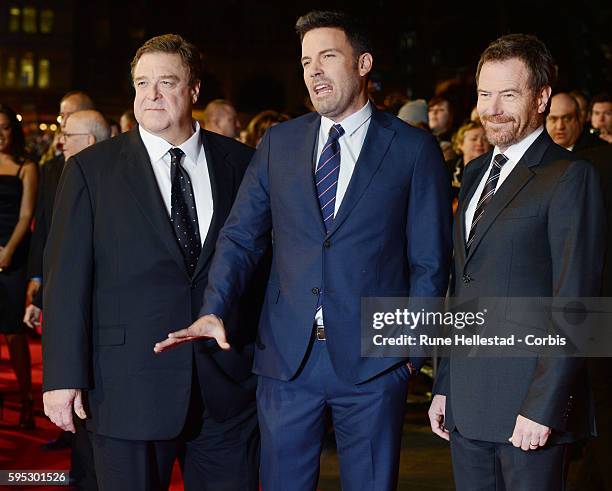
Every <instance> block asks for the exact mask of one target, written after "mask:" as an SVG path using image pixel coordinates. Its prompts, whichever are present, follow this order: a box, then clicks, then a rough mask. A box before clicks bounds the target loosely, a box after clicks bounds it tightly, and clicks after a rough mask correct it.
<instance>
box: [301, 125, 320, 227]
mask: <svg viewBox="0 0 612 491" xmlns="http://www.w3.org/2000/svg"><path fill="white" fill-rule="evenodd" d="M313 116H314V114H313ZM320 127H321V116H318V115H316V116H315V117H313V119H312V120H311V121H309V122H307V123H306V128H305V129H304V133H303V136H302V137H301V138H300V140H301V145H299V146H298V148H296V149H295V154H294V155H295V158H296V168H297V172H298V175H297V179H298V182H299V184H300V186H301V187H302V195H303V196H304V198H305V203H304V205H305V210H306V212H307V215H308V216H309V217H311V219H312V223H318V226H319V228H320V230H321V235H322V236H324V235H325V225H324V224H323V217H322V216H321V209H320V206H319V199H318V197H317V189H316V186H315V181H314V167H315V159H316V156H317V152H316V145H317V137H318V132H319V128H320Z"/></svg>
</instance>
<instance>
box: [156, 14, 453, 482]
mask: <svg viewBox="0 0 612 491" xmlns="http://www.w3.org/2000/svg"><path fill="white" fill-rule="evenodd" d="M296 29H297V32H298V34H299V36H300V38H301V41H302V58H301V63H302V66H303V70H304V81H305V83H306V86H307V88H308V91H309V93H310V97H311V99H312V102H313V104H314V107H315V108H316V110H317V113H311V114H307V115H305V116H303V117H300V118H297V119H294V120H292V121H288V122H286V123H283V124H279V125H277V126H274V127H272V128H271V129H270V130H268V132H267V134H266V136H265V137H264V139H263V141H262V143H261V144H260V146H259V149H258V151H257V152H256V154H255V156H254V158H253V160H252V161H251V164H250V166H249V169H248V170H247V172H246V174H245V178H244V181H243V182H242V185H241V187H240V190H239V192H238V196H237V198H236V202H235V204H234V207H233V209H232V211H231V213H230V215H229V217H228V220H227V221H226V223H225V226H224V228H223V229H222V231H221V233H220V235H219V240H218V242H217V246H216V253H215V256H214V259H213V263H212V265H211V270H210V275H209V283H208V287H207V289H206V292H205V295H204V304H203V307H202V309H201V311H200V314H201V316H202V317H201V318H200V319H199V320H198V321H196V322H195V323H194V324H192V325H191V326H190V327H189V328H187V329H183V330H182V331H178V332H175V333H171V334H170V335H169V337H168V339H166V340H164V341H162V342H160V343H158V344H157V345H156V346H155V351H156V352H160V351H163V350H165V349H167V348H169V347H171V346H174V345H176V344H180V343H183V342H186V341H190V340H192V339H196V338H200V337H203V336H206V337H214V338H215V339H216V340H217V343H218V344H219V345H220V346H221V347H222V348H224V349H228V348H229V343H228V342H227V340H228V339H229V341H230V342H231V341H232V336H233V335H234V333H233V332H232V330H231V329H228V330H227V333H226V332H225V329H224V327H223V326H224V325H223V321H224V320H226V316H227V314H228V309H229V308H230V306H231V305H232V304H233V303H234V301H235V300H236V298H238V296H239V295H240V292H241V291H242V290H243V288H244V285H245V283H246V281H247V279H248V278H249V276H250V274H251V272H252V271H253V270H254V268H255V267H256V265H257V263H258V261H259V258H260V257H261V255H262V254H263V253H264V251H265V245H266V237H268V236H269V233H270V230H272V231H273V237H274V246H273V265H272V272H271V275H270V280H269V283H268V288H267V291H266V299H265V303H264V306H263V312H262V316H261V320H260V327H259V335H258V340H257V342H256V348H255V349H256V353H255V363H254V367H253V369H254V371H255V373H256V374H257V375H258V376H259V379H258V389H257V399H258V417H259V422H260V426H261V434H262V461H261V476H262V481H263V486H264V489H265V490H266V491H274V490H282V491H288V490H289V491H290V490H313V489H315V488H316V484H317V479H318V471H319V457H320V452H321V446H322V441H323V436H324V432H325V414H326V412H327V410H330V412H331V415H332V419H333V425H334V428H335V432H336V441H337V444H338V455H339V459H340V475H341V481H342V487H343V489H360V490H361V489H371V490H376V491H383V490H390V489H395V487H396V483H397V472H398V462H399V450H400V440H401V434H402V420H403V414H404V407H405V399H406V389H407V384H408V377H409V370H410V369H409V366H408V365H407V361H408V360H407V359H403V358H362V357H361V356H360V348H361V347H360V339H361V336H360V302H361V298H362V297H370V296H373V297H375V296H381V297H382V296H392V297H401V296H413V297H439V296H443V295H444V294H445V292H446V287H447V281H448V271H449V262H450V251H451V245H450V244H451V238H450V235H451V206H450V186H449V180H448V176H447V175H446V171H445V169H444V163H443V161H442V156H441V154H440V150H439V148H438V145H437V143H436V141H435V139H434V138H433V137H432V136H431V135H429V134H428V133H426V132H424V131H422V130H419V129H416V128H413V127H411V126H409V125H407V124H405V123H403V122H402V121H400V120H399V119H397V118H396V117H394V116H391V115H388V114H386V113H382V112H379V111H377V110H376V108H375V107H374V105H373V104H371V103H370V102H369V101H368V97H367V81H368V76H369V73H370V71H371V69H372V64H373V58H372V54H371V49H370V43H369V41H368V38H367V36H366V35H365V33H364V31H363V29H362V28H361V26H360V25H359V24H358V23H356V22H355V21H354V20H353V19H351V18H349V17H347V16H346V15H344V14H341V13H335V12H311V13H309V14H307V15H305V16H303V17H301V18H300V19H299V20H298V22H297V25H296ZM226 335H227V337H226ZM412 361H413V363H414V364H418V360H412Z"/></svg>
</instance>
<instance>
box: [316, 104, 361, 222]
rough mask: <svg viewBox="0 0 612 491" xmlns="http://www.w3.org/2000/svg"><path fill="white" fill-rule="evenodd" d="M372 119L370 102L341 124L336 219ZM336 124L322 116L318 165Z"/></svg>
mask: <svg viewBox="0 0 612 491" xmlns="http://www.w3.org/2000/svg"><path fill="white" fill-rule="evenodd" d="M371 117H372V106H370V101H368V102H366V104H365V106H363V107H362V108H361V109H360V110H359V111H357V112H356V113H353V114H351V115H350V116H349V117H348V118H346V119H344V120H343V121H341V122H340V125H341V126H342V128H343V129H344V135H342V136H341V137H340V139H339V140H338V141H339V142H340V175H339V176H338V188H337V190H336V204H335V208H334V217H335V216H336V213H338V209H339V208H340V205H341V204H342V199H343V198H344V195H345V194H346V189H347V188H348V185H349V182H350V180H351V176H352V175H353V170H355V164H356V163H357V159H358V158H359V154H360V153H361V147H363V142H364V140H365V137H366V134H367V132H368V128H369V127H370V118H371ZM335 124H337V123H335V122H334V121H332V120H331V119H329V118H326V117H325V116H321V127H320V128H319V137H318V148H317V157H316V158H317V159H316V163H317V164H318V162H319V159H320V158H321V154H322V153H323V148H324V147H325V144H326V143H327V140H328V138H329V130H331V127H332V126H333V125H335Z"/></svg>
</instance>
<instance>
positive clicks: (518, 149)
mask: <svg viewBox="0 0 612 491" xmlns="http://www.w3.org/2000/svg"><path fill="white" fill-rule="evenodd" d="M542 131H544V126H540V127H539V128H538V129H537V130H535V131H534V132H533V133H530V134H529V135H528V136H527V137H525V138H523V139H522V140H521V141H520V142H518V143H515V144H514V145H511V146H509V147H508V148H507V149H506V151H505V152H501V151H500V149H499V147H497V146H496V147H495V148H494V149H493V156H492V157H491V162H489V167H488V168H487V171H486V172H485V173H484V175H483V176H482V179H481V180H480V184H478V187H477V188H476V192H475V193H474V195H473V196H472V199H471V200H470V204H469V205H468V207H467V209H466V210H465V240H466V242H467V241H468V238H469V236H470V228H472V221H473V220H474V213H476V206H477V205H478V201H479V200H480V195H481V194H482V190H483V189H484V187H485V184H486V182H487V178H488V177H489V173H490V172H491V168H492V167H493V159H494V158H495V156H496V155H498V154H500V153H503V154H504V155H505V156H506V157H507V158H508V162H506V163H505V164H504V165H503V167H502V168H501V171H500V173H499V180H498V181H497V186H496V188H495V192H497V190H498V189H499V188H500V187H501V185H502V183H503V182H504V181H505V180H506V178H507V177H508V176H509V175H510V173H511V172H512V171H513V170H514V168H515V167H516V164H517V163H518V161H519V160H521V159H522V158H523V155H524V154H525V152H526V151H527V149H528V148H529V147H530V146H531V144H532V143H533V142H534V141H535V140H536V138H537V137H538V136H540V134H541V133H542Z"/></svg>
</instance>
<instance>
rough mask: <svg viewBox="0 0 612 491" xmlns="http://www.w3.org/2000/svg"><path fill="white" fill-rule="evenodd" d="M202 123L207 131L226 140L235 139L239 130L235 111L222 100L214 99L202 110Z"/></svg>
mask: <svg viewBox="0 0 612 491" xmlns="http://www.w3.org/2000/svg"><path fill="white" fill-rule="evenodd" d="M203 123H204V128H206V129H207V130H208V131H212V132H213V133H217V134H219V135H223V136H227V137H228V138H236V136H237V135H238V130H239V129H240V122H239V121H238V118H237V116H236V109H234V106H232V104H231V103H230V102H228V101H226V100H224V99H215V100H214V101H211V102H209V103H208V105H207V106H206V108H205V109H204V116H203Z"/></svg>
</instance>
